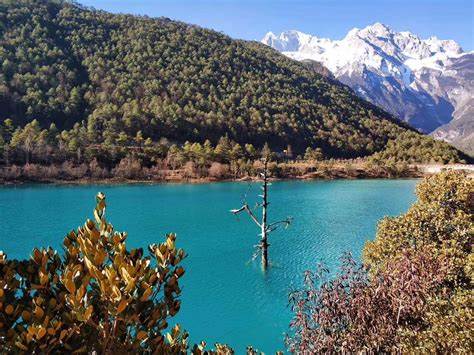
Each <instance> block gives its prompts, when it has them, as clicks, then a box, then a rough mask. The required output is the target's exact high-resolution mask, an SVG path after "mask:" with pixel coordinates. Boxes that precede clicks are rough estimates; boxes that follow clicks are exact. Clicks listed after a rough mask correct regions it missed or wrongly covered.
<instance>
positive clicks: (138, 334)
mask: <svg viewBox="0 0 474 355" xmlns="http://www.w3.org/2000/svg"><path fill="white" fill-rule="evenodd" d="M147 336H148V333H147V332H145V331H144V330H140V331H139V332H138V333H137V338H138V339H139V340H143V339H145V338H146V337H147Z"/></svg>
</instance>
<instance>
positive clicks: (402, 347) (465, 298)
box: [287, 172, 474, 353]
mask: <svg viewBox="0 0 474 355" xmlns="http://www.w3.org/2000/svg"><path fill="white" fill-rule="evenodd" d="M417 196H418V201H417V202H415V203H414V204H413V205H412V206H411V208H410V209H409V210H408V212H407V213H405V214H402V215H400V216H399V217H395V218H385V219H383V220H382V221H381V222H380V224H379V226H378V230H377V235H376V238H375V240H373V241H371V242H368V243H367V245H366V246H365V249H364V257H363V264H362V265H357V263H356V262H355V261H354V260H353V259H352V258H351V257H350V256H345V257H344V258H343V263H342V267H341V270H340V272H339V274H337V275H336V277H333V278H329V277H328V270H327V269H325V268H324V267H320V268H319V269H318V270H317V271H316V272H307V273H306V277H305V286H304V287H303V288H302V289H297V290H295V291H293V292H292V293H291V295H290V303H291V305H292V308H293V311H294V318H293V320H292V322H291V325H290V328H291V332H290V334H289V335H288V336H287V345H288V348H289V350H290V351H292V352H296V353H333V352H341V353H359V352H362V353H453V352H454V353H469V352H470V351H472V349H474V307H473V305H474V291H473V288H472V286H473V276H474V271H473V270H474V269H473V266H474V255H473V253H472V245H473V242H474V226H473V221H474V214H473V210H474V208H473V207H474V183H473V180H471V179H469V178H468V177H466V176H465V175H463V174H461V173H456V172H443V173H440V174H438V175H435V176H432V177H429V178H426V179H425V180H423V181H422V182H421V183H420V184H419V185H418V186H417Z"/></svg>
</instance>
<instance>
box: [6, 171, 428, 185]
mask: <svg viewBox="0 0 474 355" xmlns="http://www.w3.org/2000/svg"><path fill="white" fill-rule="evenodd" d="M425 176H428V174H416V175H406V176H391V177H387V176H363V177H353V176H346V177H342V176H340V177H302V176H298V177H274V178H271V179H270V180H271V181H335V180H403V179H421V178H423V177H425ZM252 181H260V180H259V179H257V178H251V177H248V178H247V177H243V178H237V179H233V178H224V179H212V178H188V179H172V180H159V179H148V180H146V179H117V178H112V179H87V178H86V179H84V178H81V179H77V180H61V179H52V180H34V179H31V180H24V179H20V180H10V181H0V187H8V186H26V185H44V186H48V185H52V186H83V185H109V186H113V185H140V184H146V185H181V184H196V185H199V184H212V183H223V182H252Z"/></svg>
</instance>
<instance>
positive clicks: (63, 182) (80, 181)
mask: <svg viewBox="0 0 474 355" xmlns="http://www.w3.org/2000/svg"><path fill="white" fill-rule="evenodd" d="M278 166H279V167H285V165H284V164H281V165H280V164H279V165H278ZM289 166H291V164H290V165H289ZM293 167H294V166H293ZM314 168H315V169H313V170H311V171H304V172H303V171H301V172H300V171H297V170H295V169H293V170H289V171H284V172H283V171H281V172H279V173H276V174H275V175H274V176H273V177H272V178H271V180H272V181H316V180H321V181H330V180H373V179H382V180H399V179H420V178H423V177H426V176H430V175H433V174H435V173H437V172H439V171H442V170H446V169H448V170H460V171H464V172H466V173H467V175H468V176H470V177H474V166H473V165H449V164H446V165H439V164H432V165H422V164H420V165H413V166H410V167H409V168H407V169H405V170H400V171H389V170H386V169H370V168H367V167H366V166H362V165H359V166H356V167H355V166H350V167H349V165H347V164H335V165H333V166H330V167H327V166H326V167H325V168H324V169H322V168H320V167H316V166H314ZM246 181H258V178H256V177H254V176H250V175H246V176H237V177H235V176H229V174H226V175H221V176H219V177H216V176H198V175H195V176H186V175H184V174H179V173H178V174H176V172H175V171H174V172H173V174H169V175H148V176H146V177H141V178H139V177H137V178H135V177H131V178H126V177H117V176H116V177H107V178H100V177H99V178H97V177H91V176H84V177H78V178H74V177H65V178H57V177H51V178H48V177H42V176H38V175H36V176H28V175H26V176H25V175H20V176H18V177H14V178H3V179H2V178H1V176H0V187H4V186H22V185H56V186H68V185H70V186H72V185H77V186H81V185H94V184H95V185H128V184H148V185H150V184H156V185H159V184H176V185H179V184H209V183H216V182H246Z"/></svg>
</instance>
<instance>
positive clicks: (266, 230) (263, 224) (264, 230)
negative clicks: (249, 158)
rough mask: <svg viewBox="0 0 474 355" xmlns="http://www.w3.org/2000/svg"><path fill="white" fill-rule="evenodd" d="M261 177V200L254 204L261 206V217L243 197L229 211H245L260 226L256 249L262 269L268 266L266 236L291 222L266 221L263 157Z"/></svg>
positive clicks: (264, 162) (266, 166) (265, 186)
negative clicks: (242, 201)
mask: <svg viewBox="0 0 474 355" xmlns="http://www.w3.org/2000/svg"><path fill="white" fill-rule="evenodd" d="M260 176H261V178H262V186H261V189H262V194H261V195H259V197H261V198H262V202H259V203H257V205H256V206H255V207H256V208H258V207H261V208H262V219H261V220H258V218H257V216H256V215H255V213H254V210H252V209H251V208H250V206H249V205H248V203H247V201H246V200H245V199H244V203H243V205H242V207H240V208H237V209H233V210H230V212H231V213H233V214H234V215H238V214H239V213H241V212H246V213H247V214H248V215H249V217H250V218H251V219H252V221H254V222H255V224H256V225H257V226H258V227H259V228H260V230H261V233H260V244H258V245H256V247H257V248H258V249H260V251H261V253H262V267H263V269H266V268H267V267H268V247H269V245H270V244H268V236H269V234H270V233H271V232H273V231H274V230H276V229H278V228H279V227H281V226H284V227H285V228H286V227H288V226H289V225H290V223H291V218H290V217H287V218H286V219H283V220H281V221H277V222H273V223H268V222H267V220H268V205H269V204H270V202H268V186H269V183H268V160H267V159H264V160H263V172H262V173H261V174H260Z"/></svg>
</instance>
